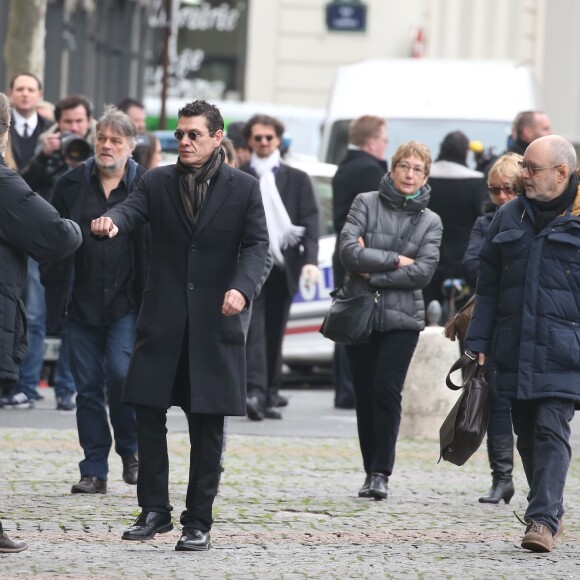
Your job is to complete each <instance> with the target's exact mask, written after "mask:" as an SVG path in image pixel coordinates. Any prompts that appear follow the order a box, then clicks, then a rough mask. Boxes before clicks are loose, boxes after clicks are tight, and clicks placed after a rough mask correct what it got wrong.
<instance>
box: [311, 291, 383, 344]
mask: <svg viewBox="0 0 580 580" xmlns="http://www.w3.org/2000/svg"><path fill="white" fill-rule="evenodd" d="M331 296H332V304H331V305H330V310H329V311H328V312H327V314H326V316H325V317H324V320H323V321H322V326H321V327H320V332H321V334H322V335H323V336H325V337H326V338H329V339H330V340H332V341H334V342H337V343H339V344H364V343H365V342H368V341H369V339H370V337H371V333H372V331H373V317H374V314H375V304H376V296H375V294H373V293H371V292H365V293H364V294H359V295H358V296H352V297H350V298H345V296H344V295H343V291H342V288H339V289H338V290H335V291H334V292H332V293H331Z"/></svg>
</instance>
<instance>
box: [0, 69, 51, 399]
mask: <svg viewBox="0 0 580 580" xmlns="http://www.w3.org/2000/svg"><path fill="white" fill-rule="evenodd" d="M8 96H9V97H10V101H11V102H12V120H11V123H10V138H9V140H8V147H7V149H6V155H5V159H6V165H7V166H8V167H10V169H14V170H15V171H22V169H24V167H26V166H27V165H28V163H29V162H30V160H31V159H32V156H33V155H34V151H35V149H36V145H37V142H38V139H39V137H40V135H41V134H42V133H44V131H46V130H47V129H48V128H49V127H50V125H51V123H50V121H48V120H46V119H44V118H43V117H41V116H40V115H38V113H37V112H36V107H37V105H38V103H39V102H40V99H42V84H41V82H40V79H39V78H38V77H37V76H36V75H33V74H32V73H28V72H24V73H19V74H17V75H16V76H14V78H13V79H12V80H11V81H10V90H9V92H8ZM23 301H24V305H25V306H26V317H27V321H28V354H27V355H26V358H25V359H24V360H23V361H22V364H21V365H20V380H19V383H17V384H16V385H15V386H14V387H13V388H12V389H11V390H10V392H9V393H6V395H5V396H3V397H2V398H0V406H3V407H5V408H7V409H27V408H29V409H30V408H32V407H34V400H35V399H36V398H37V397H38V394H37V390H36V387H37V385H38V382H39V380H40V373H41V370H42V364H43V358H44V318H45V309H44V292H43V290H42V285H41V284H40V276H39V272H38V262H36V261H35V260H33V259H32V258H28V276H27V280H26V287H25V290H24V294H23Z"/></svg>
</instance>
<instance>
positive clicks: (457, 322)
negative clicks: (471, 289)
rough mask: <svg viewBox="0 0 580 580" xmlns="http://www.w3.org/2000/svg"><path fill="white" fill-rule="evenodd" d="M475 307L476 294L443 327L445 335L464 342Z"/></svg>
mask: <svg viewBox="0 0 580 580" xmlns="http://www.w3.org/2000/svg"><path fill="white" fill-rule="evenodd" d="M474 308H475V294H474V295H473V296H472V297H471V298H470V299H469V300H468V301H467V302H466V303H465V304H464V305H463V306H462V307H461V308H460V309H459V310H458V311H457V313H456V314H455V316H452V317H451V318H450V319H449V320H448V321H447V322H446V323H445V327H444V328H443V336H445V337H446V338H448V339H449V340H452V341H455V340H459V341H460V342H463V341H464V340H465V335H466V334H467V327H468V326H469V322H470V321H471V316H472V314H473V309H474Z"/></svg>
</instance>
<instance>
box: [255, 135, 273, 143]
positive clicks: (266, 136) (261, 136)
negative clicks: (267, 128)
mask: <svg viewBox="0 0 580 580" xmlns="http://www.w3.org/2000/svg"><path fill="white" fill-rule="evenodd" d="M264 139H266V141H268V143H269V142H270V141H272V139H274V135H254V141H257V142H258V143H259V142H260V141H263V140H264Z"/></svg>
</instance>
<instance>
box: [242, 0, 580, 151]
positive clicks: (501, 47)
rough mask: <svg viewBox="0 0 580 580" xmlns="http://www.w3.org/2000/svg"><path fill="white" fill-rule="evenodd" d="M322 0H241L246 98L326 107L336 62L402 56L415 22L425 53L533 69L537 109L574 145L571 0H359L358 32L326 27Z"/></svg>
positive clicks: (575, 53)
mask: <svg viewBox="0 0 580 580" xmlns="http://www.w3.org/2000/svg"><path fill="white" fill-rule="evenodd" d="M328 1H329V0H249V16H248V18H249V21H248V53H247V56H248V58H247V69H246V85H245V95H246V99H247V100H250V101H267V102H274V103H286V104H298V105H310V106H319V107H320V106H325V105H326V102H327V98H328V94H329V91H330V89H331V86H332V81H333V78H334V74H335V71H336V69H337V67H338V66H340V65H341V64H346V63H350V62H354V61H357V60H360V59H365V58H395V57H397V58H400V57H407V56H410V55H411V51H412V48H413V38H414V36H415V35H416V31H417V29H418V28H421V29H422V32H423V39H424V56H426V57H433V58H478V59H512V60H517V61H519V62H522V63H524V64H528V65H530V66H532V67H533V70H534V72H535V77H536V80H537V86H538V97H539V106H540V107H542V108H544V109H545V110H546V112H547V113H548V114H549V115H550V117H551V118H552V120H553V125H554V129H555V131H556V132H559V133H561V134H563V135H565V136H567V137H568V138H570V139H572V140H576V141H578V142H580V107H578V105H577V103H578V102H579V101H580V75H578V72H577V71H579V70H580V35H578V34H577V30H576V28H577V23H578V22H580V2H578V0H550V2H547V0H485V1H483V0H406V1H405V2H400V1H399V0H363V1H364V3H365V4H366V5H367V6H368V23H367V24H368V25H367V30H366V32H364V33H341V32H329V31H327V30H326V24H325V19H324V7H325V5H326V3H327V2H328ZM401 81H404V79H401ZM474 90H477V87H474ZM498 90H501V87H498Z"/></svg>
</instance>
